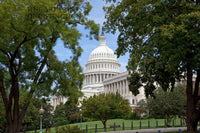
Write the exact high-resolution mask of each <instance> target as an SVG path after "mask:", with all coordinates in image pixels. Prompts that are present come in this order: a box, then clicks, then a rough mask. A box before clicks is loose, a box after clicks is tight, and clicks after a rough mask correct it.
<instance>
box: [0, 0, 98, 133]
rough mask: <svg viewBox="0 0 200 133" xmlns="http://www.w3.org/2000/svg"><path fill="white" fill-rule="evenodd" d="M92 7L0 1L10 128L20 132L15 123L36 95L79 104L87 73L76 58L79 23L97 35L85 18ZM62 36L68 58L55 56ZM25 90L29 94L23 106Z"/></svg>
mask: <svg viewBox="0 0 200 133" xmlns="http://www.w3.org/2000/svg"><path fill="white" fill-rule="evenodd" d="M90 10H91V5H90V3H89V2H88V1H87V0H78V1H77V0H76V1H71V0H68V1H58V0H50V1H49V0H43V1H40V0H34V1H32V0H17V1H13V0H6V1H2V2H0V12H1V14H0V20H2V21H1V22H0V27H1V32H0V75H1V76H0V92H1V95H2V98H3V101H4V103H5V105H4V106H5V108H6V110H7V112H8V113H7V114H6V117H7V124H8V126H9V127H8V128H10V130H9V132H19V125H20V124H16V123H21V122H22V120H23V117H24V115H25V112H26V110H27V108H28V106H29V104H30V101H31V100H32V98H34V97H41V96H47V97H48V96H49V95H52V94H58V95H62V96H68V97H69V98H70V99H71V101H73V102H74V103H76V101H77V99H78V97H79V96H81V93H80V89H81V85H82V81H83V74H82V73H81V72H82V68H81V66H80V64H79V62H78V58H79V57H80V56H81V52H82V49H81V47H80V46H79V43H78V40H79V39H80V37H81V34H80V33H79V31H78V30H77V26H78V25H79V26H83V27H85V29H89V30H90V35H89V37H90V38H96V39H98V30H99V29H98V28H99V26H98V25H96V24H95V23H94V21H92V20H89V19H88V18H87V15H88V14H89V12H90ZM58 39H61V40H62V41H63V42H64V47H65V48H66V50H69V51H71V54H69V55H68V57H69V60H65V61H59V60H58V59H57V57H56V54H55V51H54V47H55V45H56V44H57V43H56V41H57V40H58ZM21 88H23V89H25V90H26V91H27V93H26V95H24V99H23V102H22V103H23V105H22V106H21V105H20V108H19V101H20V100H19V96H20V95H19V92H20V91H19V90H20V89H21ZM11 101H12V102H11ZM14 105H15V106H14ZM12 108H13V110H15V111H16V112H15V113H14V112H13V110H12ZM14 118H16V119H14ZM27 119H29V118H28V117H27ZM12 124H13V125H14V127H13V128H11V127H12Z"/></svg>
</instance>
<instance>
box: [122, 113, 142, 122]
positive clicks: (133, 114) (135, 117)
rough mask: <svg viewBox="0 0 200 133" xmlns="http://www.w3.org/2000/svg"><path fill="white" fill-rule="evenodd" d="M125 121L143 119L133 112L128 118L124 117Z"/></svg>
mask: <svg viewBox="0 0 200 133" xmlns="http://www.w3.org/2000/svg"><path fill="white" fill-rule="evenodd" d="M124 119H127V120H139V119H141V117H140V116H138V115H137V114H136V113H135V112H131V113H130V114H129V115H128V116H126V117H124Z"/></svg>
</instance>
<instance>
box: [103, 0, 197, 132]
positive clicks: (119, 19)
mask: <svg viewBox="0 0 200 133" xmlns="http://www.w3.org/2000/svg"><path fill="white" fill-rule="evenodd" d="M107 2H115V3H112V4H111V5H110V6H109V7H104V10H105V11H106V18H107V21H106V23H105V27H106V29H107V31H111V32H112V33H115V32H116V31H119V36H118V48H117V50H116V52H117V55H118V56H120V55H124V54H125V53H126V52H129V53H130V57H129V64H128V69H129V70H130V71H132V72H133V73H132V74H131V77H130V90H131V91H132V92H133V93H134V94H135V95H137V94H138V93H139V91H138V86H144V88H145V94H146V96H154V94H153V93H152V92H153V90H155V86H154V85H155V84H154V82H157V83H158V84H159V85H160V86H161V87H162V88H163V89H164V90H165V91H167V90H171V91H173V88H174V84H175V81H176V80H179V79H180V78H182V77H185V79H187V89H186V90H187V126H188V131H191V132H197V131H196V130H197V122H198V120H199V119H200V115H199V114H200V113H199V108H198V109H196V106H197V104H198V100H199V96H198V91H199V82H200V67H199V66H200V38H199V33H200V25H199V23H200V7H199V3H200V2H199V0H196V1H195V0H194V1H193V0H155V1H152V0H122V1H120V2H116V0H107ZM136 70H138V71H136ZM193 74H195V75H196V79H195V81H194V82H195V84H194V85H193V83H192V82H193V81H192V77H193ZM131 78H132V79H131ZM135 83H137V84H135ZM193 86H194V87H193ZM193 88H195V89H194V91H193ZM194 112H195V113H194Z"/></svg>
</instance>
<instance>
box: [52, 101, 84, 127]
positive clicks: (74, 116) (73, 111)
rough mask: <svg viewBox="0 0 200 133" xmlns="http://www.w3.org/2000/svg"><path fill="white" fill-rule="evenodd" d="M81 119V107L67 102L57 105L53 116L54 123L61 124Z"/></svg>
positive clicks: (55, 124)
mask: <svg viewBox="0 0 200 133" xmlns="http://www.w3.org/2000/svg"><path fill="white" fill-rule="evenodd" d="M79 121H80V115H79V108H78V107H77V106H76V105H73V106H72V105H71V104H69V101H68V102H67V103H65V104H60V105H58V106H56V109H55V111H54V116H53V125H54V126H60V125H66V124H69V123H75V122H79Z"/></svg>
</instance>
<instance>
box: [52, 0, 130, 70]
mask: <svg viewBox="0 0 200 133" xmlns="http://www.w3.org/2000/svg"><path fill="white" fill-rule="evenodd" d="M90 3H91V5H92V7H93V8H92V10H91V12H90V14H89V16H88V18H89V19H91V20H94V21H95V22H96V23H97V24H100V28H101V27H102V25H103V22H104V21H105V18H104V16H105V13H104V11H103V9H102V7H103V6H104V5H105V4H106V3H105V1H103V0H91V1H90ZM78 30H79V31H80V33H81V34H82V37H81V39H80V40H79V44H80V46H81V47H82V49H83V53H82V55H81V57H80V59H79V61H80V64H81V66H82V68H83V71H84V70H85V64H86V63H87V61H88V59H89V56H90V53H91V52H92V51H93V50H94V49H95V48H96V47H97V46H98V45H99V41H97V40H95V39H93V40H90V39H89V38H86V34H88V33H89V31H88V30H85V29H84V27H80V26H79V27H78ZM100 31H101V30H100ZM118 34H119V33H116V34H115V35H113V34H111V33H105V36H106V44H107V45H108V47H109V48H111V49H112V50H113V51H114V52H115V50H116V49H117V36H118ZM55 51H56V55H57V56H58V59H59V60H66V59H69V56H70V55H71V52H70V51H69V50H67V49H64V47H63V42H62V41H60V40H59V41H57V45H56V47H55ZM118 61H119V63H120V64H121V71H122V72H124V71H126V65H127V62H128V54H126V55H125V56H121V57H120V58H118Z"/></svg>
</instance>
